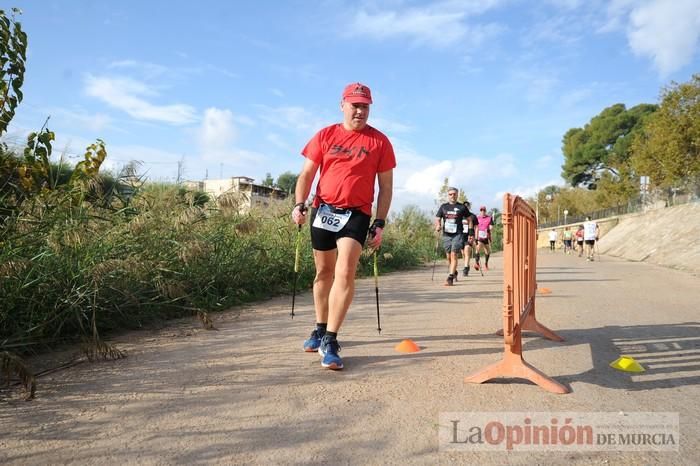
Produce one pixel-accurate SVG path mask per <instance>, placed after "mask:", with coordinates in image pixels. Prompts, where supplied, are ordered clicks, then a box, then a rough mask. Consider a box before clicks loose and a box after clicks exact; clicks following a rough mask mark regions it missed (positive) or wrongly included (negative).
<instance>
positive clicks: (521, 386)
mask: <svg viewBox="0 0 700 466" xmlns="http://www.w3.org/2000/svg"><path fill="white" fill-rule="evenodd" d="M492 263H493V267H492V270H491V271H490V272H488V273H487V274H486V276H485V277H481V276H480V275H478V274H475V273H474V272H473V271H472V274H471V275H470V276H469V277H468V278H467V279H466V280H464V279H462V278H460V280H459V281H458V282H457V285H456V286H454V287H452V288H446V287H443V286H442V281H443V280H444V273H443V272H442V271H443V268H444V265H443V266H441V265H440V264H439V265H438V267H439V270H438V273H436V277H435V278H436V280H435V281H434V282H433V281H431V269H430V267H426V268H423V269H420V270H414V271H410V272H405V273H394V274H389V275H386V276H382V277H381V279H380V280H381V281H380V293H381V303H382V304H381V311H382V329H383V331H382V334H381V336H378V335H377V331H376V311H375V302H374V281H373V280H371V279H370V280H361V281H359V282H358V286H357V290H356V298H355V302H354V303H353V306H352V308H351V310H350V313H349V315H348V319H347V321H346V323H345V326H344V327H343V329H342V333H341V335H340V338H339V340H340V342H341V345H342V347H343V348H342V352H341V356H343V360H344V362H345V367H346V368H345V370H343V371H340V372H332V371H328V370H324V369H322V368H321V367H320V363H319V357H318V355H316V354H309V353H304V352H303V351H301V343H302V340H303V339H304V338H305V337H306V336H307V334H308V332H309V331H310V330H311V328H312V325H313V312H312V309H311V295H310V293H303V294H302V295H301V296H299V297H298V300H297V311H298V315H297V317H296V318H295V319H294V320H291V319H290V318H289V315H288V313H289V305H290V298H289V297H285V298H280V299H274V300H270V301H267V302H262V303H258V304H255V305H252V306H247V307H245V308H241V309H237V310H232V311H229V312H226V313H222V314H219V315H217V316H215V325H216V327H217V328H218V330H217V331H205V330H200V329H198V328H196V325H195V324H194V323H193V322H192V321H189V320H188V321H179V322H174V323H173V324H172V325H168V326H167V327H166V328H164V329H162V330H159V331H156V332H154V331H150V332H145V331H144V332H133V333H129V334H127V335H124V336H122V337H120V338H118V339H117V340H116V342H117V343H118V345H119V347H120V348H123V349H126V350H127V351H128V353H129V357H128V358H127V359H124V360H120V361H115V362H105V363H97V364H87V363H85V364H80V365H78V366H75V367H71V368H69V369H66V370H63V371H60V372H56V373H53V374H50V375H48V376H46V377H43V378H41V379H40V380H39V383H40V385H39V391H38V396H37V399H36V400H34V401H32V402H22V401H19V399H18V397H17V396H16V394H15V393H8V392H0V463H2V464H173V463H178V464H205V463H207V464H273V463H285V464H320V463H329V462H332V463H340V464H476V463H480V464H499V465H500V464H561V463H564V462H566V463H571V464H674V465H681V464H699V462H700V440H699V439H700V435H699V434H700V427H699V426H698V421H700V312H699V311H698V302H700V286H698V283H699V280H698V277H697V276H694V275H691V274H688V273H684V272H679V271H675V270H670V269H665V268H662V267H659V266H655V265H650V264H645V263H634V262H627V261H623V260H620V259H614V258H610V257H602V261H600V262H594V263H590V262H585V261H583V260H581V259H579V258H578V257H574V256H564V255H561V254H549V253H547V252H540V255H539V258H538V281H539V286H540V287H547V288H550V289H551V290H552V294H550V295H544V296H541V297H538V299H537V309H538V317H539V319H540V320H541V322H542V323H543V324H545V325H547V326H549V327H550V328H551V329H553V330H555V331H556V332H558V333H559V334H560V335H561V336H563V337H564V338H565V339H566V341H565V342H564V343H556V342H551V341H548V340H545V339H542V338H540V337H538V336H535V335H532V336H529V337H528V338H527V339H526V340H525V358H526V360H527V361H528V362H530V363H531V364H533V365H534V366H535V367H537V368H539V369H540V370H542V371H544V372H545V373H546V374H548V375H550V376H552V377H554V378H555V379H556V380H558V381H559V382H561V383H563V384H565V385H567V386H568V387H570V388H571V389H572V393H570V394H568V395H553V394H550V393H548V392H545V391H544V390H542V389H540V388H539V387H537V386H535V385H533V384H530V383H528V382H523V381H514V380H508V381H498V382H495V383H487V384H481V385H472V384H465V383H464V382H463V378H464V376H465V375H467V374H469V373H471V372H473V371H475V370H478V369H480V368H481V367H483V366H485V365H487V364H490V363H492V362H496V361H498V360H499V359H500V356H501V353H502V339H500V338H499V337H497V336H495V335H494V333H493V331H494V330H495V329H497V328H498V327H499V325H501V301H502V267H501V258H500V257H495V258H493V259H492ZM405 338H411V339H413V340H414V341H415V342H416V343H418V344H419V345H420V346H421V348H422V349H421V351H420V352H418V353H413V354H401V353H398V352H396V351H394V346H395V345H396V344H397V343H399V342H400V341H401V340H403V339H405ZM622 353H630V354H632V355H634V356H635V357H637V359H638V360H639V361H640V362H641V363H642V364H643V365H645V367H646V368H647V372H645V373H643V374H640V375H630V374H628V373H623V372H619V371H615V370H613V369H611V368H609V367H608V364H609V363H610V362H611V361H613V360H614V359H616V358H617V357H618V356H619V355H620V354H622ZM450 411H451V412H454V411H458V412H463V411H475V412H503V411H516V412H523V411H528V412H533V411H553V412H564V411H571V412H609V413H621V412H623V413H624V412H636V411H654V412H677V413H680V434H681V441H680V450H679V451H678V452H665V453H661V452H628V453H623V452H588V453H584V452H574V453H570V452H566V453H562V452H549V453H544V452H517V453H509V454H508V453H501V452H498V453H493V452H489V453H486V452H444V451H440V450H439V449H438V425H439V422H438V418H439V414H440V413H441V412H450Z"/></svg>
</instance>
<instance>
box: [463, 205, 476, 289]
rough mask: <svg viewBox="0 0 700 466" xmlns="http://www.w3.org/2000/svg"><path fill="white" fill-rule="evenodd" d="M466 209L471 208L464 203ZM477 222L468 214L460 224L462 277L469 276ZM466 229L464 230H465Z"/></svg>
mask: <svg viewBox="0 0 700 466" xmlns="http://www.w3.org/2000/svg"><path fill="white" fill-rule="evenodd" d="M465 205H466V206H467V209H470V208H471V205H470V204H469V203H465ZM477 222H478V220H477V218H476V215H474V214H473V213H472V212H469V216H468V217H467V218H466V219H465V220H464V221H463V222H462V228H463V229H464V231H465V233H464V253H463V255H464V269H463V270H462V275H464V276H465V277H467V276H469V264H470V262H471V259H472V255H473V254H474V251H475V250H476V239H475V238H476V224H477ZM465 227H466V228H465Z"/></svg>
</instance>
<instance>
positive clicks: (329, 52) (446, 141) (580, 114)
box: [4, 0, 700, 210]
mask: <svg viewBox="0 0 700 466" xmlns="http://www.w3.org/2000/svg"><path fill="white" fill-rule="evenodd" d="M10 6H18V7H19V8H21V9H22V11H23V14H22V16H21V17H20V18H19V19H20V21H21V22H22V25H23V28H24V30H25V31H26V32H27V33H28V35H29V54H28V58H27V71H26V75H25V85H24V88H23V90H24V94H25V98H24V101H23V102H22V104H21V105H20V108H19V110H18V112H17V115H16V117H15V119H14V121H13V124H12V125H11V127H10V130H9V132H8V133H7V135H6V140H7V141H8V142H9V143H12V142H13V141H21V140H22V139H23V138H24V137H25V135H26V133H27V132H29V131H31V130H37V129H38V128H40V127H41V125H42V124H43V122H44V120H45V118H46V116H48V115H50V116H51V119H50V122H49V128H50V129H51V130H52V131H55V132H56V135H57V143H56V145H55V152H54V154H55V156H56V157H58V155H59V154H60V153H61V152H65V153H66V155H67V156H68V157H70V158H71V160H72V161H77V160H78V158H79V157H80V155H79V154H81V153H82V152H83V151H84V148H85V147H86V146H87V145H88V144H90V143H92V142H94V140H95V139H96V138H101V139H103V140H104V141H105V142H106V144H107V150H108V154H109V155H108V163H107V166H108V167H110V168H112V169H117V168H119V167H120V166H122V165H124V164H125V163H127V162H128V161H130V160H139V161H142V162H143V165H142V169H143V170H144V171H146V172H147V175H148V176H149V177H150V178H151V179H155V180H168V181H174V180H175V177H176V175H177V167H178V161H180V160H184V170H185V171H184V176H185V178H187V179H192V180H196V179H203V178H204V177H205V175H206V174H207V173H208V176H209V178H219V177H220V175H222V174H223V177H229V176H249V177H252V178H255V179H257V180H261V179H262V178H264V176H265V174H266V173H267V172H270V173H271V174H272V175H273V176H274V177H275V178H276V177H277V175H279V174H280V173H282V172H285V171H291V172H294V173H297V172H298V171H299V169H300V168H301V165H302V162H303V159H302V157H301V156H300V155H299V153H300V151H301V149H302V148H303V146H304V145H305V143H306V142H307V141H308V139H309V138H311V136H312V135H313V133H314V132H315V131H317V130H318V129H320V128H321V127H323V126H326V125H328V124H332V123H335V122H338V121H340V118H341V113H340V110H339V100H340V93H341V91H342V88H343V87H344V85H346V84H348V83H350V82H355V81H360V82H363V83H365V84H368V85H369V86H370V87H371V89H372V92H373V97H374V105H373V106H372V108H371V114H370V124H371V125H373V126H375V127H377V128H378V129H380V130H381V131H383V132H384V133H386V134H387V135H388V136H389V137H390V139H391V140H392V142H393V144H394V148H395V150H396V153H397V162H398V167H397V168H396V170H395V172H394V173H395V177H394V187H395V191H394V209H400V208H401V207H402V206H405V205H407V204H416V205H418V206H420V207H421V208H423V209H426V210H432V208H433V206H434V199H435V197H436V193H437V191H438V189H439V188H440V185H441V184H442V180H443V179H444V178H445V177H449V178H450V182H451V184H452V185H455V186H457V187H460V188H462V189H464V190H465V191H466V193H467V195H468V197H469V198H470V200H472V201H473V202H475V203H476V204H479V205H480V204H486V205H488V206H489V207H499V208H500V207H501V204H502V201H501V197H502V194H503V193H504V192H513V193H517V194H521V195H525V196H527V195H531V194H533V193H534V192H536V191H537V190H538V189H540V188H542V187H544V186H547V185H550V184H563V180H562V179H561V176H560V173H561V164H562V163H563V156H562V154H561V138H562V136H563V135H564V133H565V132H566V131H567V130H568V129H569V128H571V127H580V126H583V125H584V124H585V123H586V122H588V121H589V120H590V118H591V117H592V116H594V115H596V114H598V113H599V112H600V111H601V110H602V109H603V108H605V107H607V106H610V105H612V104H615V103H618V102H621V103H624V104H625V105H627V106H628V107H629V106H633V105H636V104H639V103H642V102H647V103H654V102H657V101H658V95H659V91H660V89H661V88H662V87H663V86H665V85H668V84H669V83H670V82H671V81H672V80H673V81H676V82H683V81H687V80H689V79H690V77H691V76H692V74H693V73H698V72H700V53H699V52H698V48H699V44H700V0H609V1H601V0H588V1H584V0H580V1H579V0H549V1H539V2H535V1H525V0H482V1H473V0H444V1H434V2H428V1H420V2H419V1H406V0H387V1H367V2H365V1H356V2H345V1H339V0H326V1H304V0H299V1H281V0H280V1H272V0H262V1H255V2H253V1H236V2H223V1H207V0H200V1H199V2H184V1H172V0H170V1H144V0H140V1H134V0H119V1H97V0H93V1H88V0H83V1H77V0H62V1H41V2H39V1H31V2H30V1H15V2H14V3H13V4H11V5H8V6H6V7H4V8H5V9H6V10H7V9H9V7H10Z"/></svg>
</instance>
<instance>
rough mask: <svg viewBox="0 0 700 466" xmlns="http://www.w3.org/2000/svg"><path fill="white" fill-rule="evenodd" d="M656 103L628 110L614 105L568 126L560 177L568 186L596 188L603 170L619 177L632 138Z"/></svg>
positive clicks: (563, 145) (627, 155) (625, 163)
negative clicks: (579, 125) (580, 123)
mask: <svg viewBox="0 0 700 466" xmlns="http://www.w3.org/2000/svg"><path fill="white" fill-rule="evenodd" d="M656 109H657V106H656V105H652V104H640V105H637V106H636V107H632V108H631V109H629V110H627V109H626V108H625V105H624V104H615V105H613V106H611V107H608V108H606V109H604V110H603V111H602V112H600V114H599V115H597V116H595V117H593V118H592V119H591V121H590V122H589V123H587V124H586V125H585V126H584V127H583V128H571V129H570V130H569V131H567V132H566V134H565V135H564V138H563V140H562V152H563V153H564V165H562V176H563V177H564V179H566V181H567V182H569V184H571V186H579V185H583V186H588V187H591V188H595V184H596V182H597V181H598V180H599V179H600V177H601V175H602V173H605V172H608V173H610V174H611V175H612V176H613V177H614V178H618V177H620V176H621V172H622V171H624V170H623V169H624V168H625V167H627V166H628V164H629V159H630V156H631V150H630V146H631V141H632V140H633V136H634V134H636V133H637V132H639V131H640V130H641V128H642V125H643V122H644V120H645V119H646V118H647V117H648V115H650V114H652V113H654V112H655V111H656Z"/></svg>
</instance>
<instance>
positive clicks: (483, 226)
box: [474, 205, 493, 270]
mask: <svg viewBox="0 0 700 466" xmlns="http://www.w3.org/2000/svg"><path fill="white" fill-rule="evenodd" d="M476 220H477V223H478V225H477V228H476V264H474V268H475V269H476V270H479V267H480V264H479V258H480V257H481V249H482V248H483V249H484V255H485V258H486V260H485V262H484V270H488V269H489V258H490V257H491V229H493V219H492V218H491V216H490V215H486V206H483V205H482V206H481V207H480V208H479V215H477V216H476Z"/></svg>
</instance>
